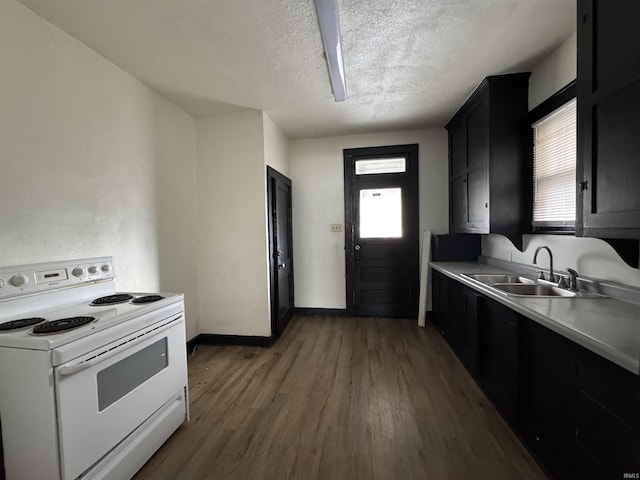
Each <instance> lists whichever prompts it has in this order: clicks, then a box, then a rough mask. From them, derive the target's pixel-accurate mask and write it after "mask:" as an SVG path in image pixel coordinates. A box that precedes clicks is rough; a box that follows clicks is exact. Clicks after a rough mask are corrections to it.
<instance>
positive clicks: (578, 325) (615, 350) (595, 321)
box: [430, 262, 640, 375]
mask: <svg viewBox="0 0 640 480" xmlns="http://www.w3.org/2000/svg"><path fill="white" fill-rule="evenodd" d="M430 265H431V267H432V268H433V269H434V270H437V271H439V272H441V273H443V274H444V275H446V276H448V277H450V278H453V279H455V280H457V281H459V282H460V283H463V284H464V285H467V286H468V287H471V288H473V289H474V290H477V291H479V292H482V293H484V294H485V295H486V296H488V297H490V298H492V299H493V300H496V301H497V302H499V303H501V304H503V305H506V306H507V307H509V308H511V309H512V310H514V311H516V312H518V313H520V314H522V315H524V316H525V317H527V318H530V319H531V320H533V321H535V322H538V323H539V324H541V325H544V326H545V327H547V328H549V329H550V330H553V331H554V332H556V333H558V334H560V335H562V336H564V337H566V338H568V339H569V340H572V341H573V342H575V343H577V344H579V345H582V346H583V347H585V348H587V349H588V350H591V351H592V352H594V353H597V354H598V355H600V356H602V357H604V358H606V359H608V360H610V361H612V362H613V363H615V364H617V365H619V366H621V367H623V368H625V369H627V370H629V371H631V372H633V373H635V374H636V375H640V306H638V305H636V304H634V303H630V302H627V301H623V300H618V299H616V298H597V299H592V298H565V297H562V298H527V297H513V296H507V295H505V294H502V293H500V292H498V291H496V290H495V289H493V288H491V287H490V286H488V285H482V284H479V283H477V282H476V281H474V280H471V279H469V278H466V277H464V276H461V275H460V274H461V273H507V272H508V271H507V270H504V269H502V268H499V267H496V266H493V265H488V264H484V263H478V262H431V263H430Z"/></svg>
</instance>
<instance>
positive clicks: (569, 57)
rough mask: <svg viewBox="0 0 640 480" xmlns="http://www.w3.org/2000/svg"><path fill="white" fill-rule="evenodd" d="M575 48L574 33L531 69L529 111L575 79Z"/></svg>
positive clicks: (575, 35) (576, 43)
mask: <svg viewBox="0 0 640 480" xmlns="http://www.w3.org/2000/svg"><path fill="white" fill-rule="evenodd" d="M577 46H578V39H577V34H576V32H574V33H573V35H571V36H570V37H569V38H567V39H566V40H565V41H564V42H563V43H562V45H560V46H559V47H558V48H557V49H556V50H554V51H553V52H552V53H551V54H550V55H549V56H548V57H547V58H545V59H544V60H543V61H542V62H541V63H540V64H539V65H538V66H537V67H536V68H534V69H533V71H532V72H531V77H530V78H529V110H533V108H534V107H537V106H538V105H540V104H541V103H542V102H544V101H545V100H546V99H547V98H549V97H550V96H551V95H553V94H554V93H555V92H557V91H558V90H560V89H561V88H562V87H564V86H565V85H567V84H569V83H570V82H572V81H574V80H575V79H576V71H577V67H578V66H577V62H576V52H577Z"/></svg>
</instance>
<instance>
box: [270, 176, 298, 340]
mask: <svg viewBox="0 0 640 480" xmlns="http://www.w3.org/2000/svg"><path fill="white" fill-rule="evenodd" d="M267 208H268V211H269V283H270V296H271V335H272V336H273V337H276V338H277V337H280V336H281V335H282V333H283V332H284V330H285V328H286V327H287V324H288V323H289V320H291V316H292V314H293V305H294V299H293V241H292V237H293V234H292V232H293V229H292V222H291V219H292V211H291V180H290V179H289V178H287V177H285V176H284V175H282V174H281V173H280V172H278V171H277V170H275V169H273V168H271V167H267Z"/></svg>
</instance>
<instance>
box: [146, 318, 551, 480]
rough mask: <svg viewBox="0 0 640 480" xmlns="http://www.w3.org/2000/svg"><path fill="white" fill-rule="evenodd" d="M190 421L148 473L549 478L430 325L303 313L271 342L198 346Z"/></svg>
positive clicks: (245, 479) (240, 477)
mask: <svg viewBox="0 0 640 480" xmlns="http://www.w3.org/2000/svg"><path fill="white" fill-rule="evenodd" d="M189 382H190V384H189V387H190V404H191V421H190V422H189V423H188V424H186V425H183V426H182V427H181V428H180V429H179V430H178V431H177V432H176V433H175V434H174V435H173V436H172V437H171V438H170V439H169V440H168V441H167V442H166V443H165V445H164V446H163V447H162V448H161V449H160V450H159V451H158V452H157V453H156V454H155V456H154V457H153V458H151V460H149V462H148V463H147V464H146V465H145V466H144V467H143V469H142V470H141V471H140V472H139V473H138V475H137V476H136V477H135V478H136V479H137V480H143V479H153V480H160V479H172V480H173V479H178V478H180V479H189V480H197V479H224V480H227V479H229V480H235V479H237V480H251V479H269V480H271V479H329V480H342V479H344V480H347V479H348V480H353V479H363V480H364V479H367V480H368V479H381V480H392V479H399V480H410V479H465V478H468V479H492V480H499V479H508V480H512V479H543V478H546V477H545V476H544V474H543V473H542V471H541V470H540V469H539V467H538V466H537V464H536V463H535V462H534V460H533V459H532V458H531V456H530V455H529V454H528V453H527V451H526V450H525V449H524V447H523V446H522V444H521V443H520V442H519V440H518V439H517V438H516V437H515V436H514V434H513V433H512V432H511V430H510V429H509V428H508V427H507V426H506V424H505V423H504V421H503V420H502V418H501V417H500V415H499V414H498V413H497V412H496V411H495V409H494V407H493V406H492V405H491V404H490V402H489V401H488V400H487V398H486V397H485V395H484V394H483V393H482V391H481V390H480V389H479V388H478V387H477V385H476V384H475V383H474V382H473V380H472V379H471V377H470V376H469V374H468V373H467V372H466V370H465V369H464V367H463V366H462V365H461V364H460V362H459V361H458V359H457V358H456V357H455V355H454V354H453V352H452V351H451V350H450V348H449V346H448V345H447V344H446V343H445V342H444V340H443V339H442V337H441V336H440V334H439V333H437V332H436V331H435V329H434V328H432V327H427V328H425V329H422V328H419V327H417V326H416V322H415V321H414V320H411V321H410V320H392V319H377V318H376V319H373V318H345V317H341V318H338V317H299V316H294V317H293V319H292V321H291V323H290V325H289V328H288V329H287V331H286V332H285V334H284V335H283V337H282V338H280V339H279V340H278V341H277V342H276V344H275V345H274V346H273V347H272V348H260V347H216V346H200V347H198V349H197V350H196V352H195V355H193V356H192V357H190V358H189Z"/></svg>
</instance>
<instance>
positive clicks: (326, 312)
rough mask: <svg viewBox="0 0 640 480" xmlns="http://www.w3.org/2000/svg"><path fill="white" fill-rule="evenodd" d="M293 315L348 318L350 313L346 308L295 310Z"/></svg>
mask: <svg viewBox="0 0 640 480" xmlns="http://www.w3.org/2000/svg"><path fill="white" fill-rule="evenodd" d="M293 313H294V314H296V315H304V316H324V317H347V316H349V315H348V312H347V310H346V309H344V308H298V307H296V308H294V309H293Z"/></svg>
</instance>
